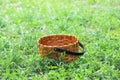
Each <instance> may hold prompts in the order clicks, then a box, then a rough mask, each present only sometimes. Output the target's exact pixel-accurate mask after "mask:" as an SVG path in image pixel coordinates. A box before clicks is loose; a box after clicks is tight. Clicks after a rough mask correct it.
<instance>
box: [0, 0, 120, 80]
mask: <svg viewBox="0 0 120 80" xmlns="http://www.w3.org/2000/svg"><path fill="white" fill-rule="evenodd" d="M49 34H72V35H75V36H76V37H78V39H79V40H80V41H81V42H82V43H83V44H84V45H85V46H86V48H87V52H86V53H85V55H84V56H81V57H79V58H78V59H77V60H76V61H75V62H72V63H68V64H64V63H63V62H60V61H55V60H51V59H48V58H45V59H42V58H41V57H40V55H39V54H38V51H37V44H36V43H37V40H38V39H39V38H40V37H41V36H45V35H49ZM11 79H13V80H27V79H32V80H119V79H120V0H29V1H28V0H0V80H11Z"/></svg>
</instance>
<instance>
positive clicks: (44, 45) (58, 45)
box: [37, 35, 85, 62]
mask: <svg viewBox="0 0 120 80" xmlns="http://www.w3.org/2000/svg"><path fill="white" fill-rule="evenodd" d="M37 45H38V51H39V53H40V54H41V56H42V57H45V56H47V57H49V58H52V59H58V58H60V59H63V60H64V62H71V61H75V60H76V59H77V57H78V56H79V55H83V54H84V53H85V48H84V46H83V45H82V44H81V43H80V42H79V41H78V39H77V38H76V37H75V36H72V35H49V36H44V37H42V38H40V39H39V40H38V42H37ZM79 46H80V47H81V48H82V49H83V52H79ZM63 53H65V54H63ZM61 56H62V57H61Z"/></svg>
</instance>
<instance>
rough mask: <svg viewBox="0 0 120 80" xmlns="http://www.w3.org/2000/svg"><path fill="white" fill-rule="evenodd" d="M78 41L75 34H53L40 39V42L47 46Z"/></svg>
mask: <svg viewBox="0 0 120 80" xmlns="http://www.w3.org/2000/svg"><path fill="white" fill-rule="evenodd" d="M76 42H77V38H76V37H75V36H70V35H52V36H45V37H42V38H41V39H40V40H39V44H42V45H46V46H65V45H70V44H74V43H76Z"/></svg>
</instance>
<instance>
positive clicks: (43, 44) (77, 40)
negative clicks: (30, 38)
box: [37, 34, 79, 48]
mask: <svg viewBox="0 0 120 80" xmlns="http://www.w3.org/2000/svg"><path fill="white" fill-rule="evenodd" d="M50 36H72V37H74V38H75V39H76V41H75V42H73V43H70V44H67V45H62V46H50V45H44V44H40V43H39V41H40V40H41V39H42V38H45V37H50ZM78 42H79V41H78V38H77V37H76V36H74V35H71V34H51V35H45V36H42V37H41V38H39V39H38V41H37V44H38V45H42V46H44V47H49V48H51V47H60V48H61V47H68V46H71V45H74V44H76V43H78Z"/></svg>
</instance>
